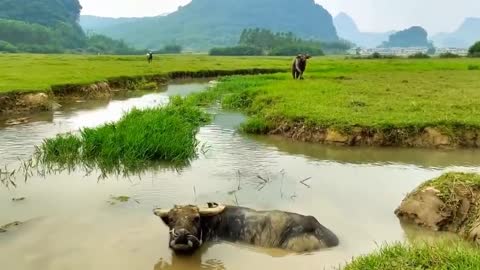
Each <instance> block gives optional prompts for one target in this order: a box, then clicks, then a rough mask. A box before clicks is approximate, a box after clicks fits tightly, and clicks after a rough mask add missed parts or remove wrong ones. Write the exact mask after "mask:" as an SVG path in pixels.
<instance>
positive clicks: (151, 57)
mask: <svg viewBox="0 0 480 270" xmlns="http://www.w3.org/2000/svg"><path fill="white" fill-rule="evenodd" d="M147 61H148V63H151V62H152V61H153V53H152V52H149V53H147Z"/></svg>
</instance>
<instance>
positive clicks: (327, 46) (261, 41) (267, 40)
mask: <svg viewBox="0 0 480 270" xmlns="http://www.w3.org/2000/svg"><path fill="white" fill-rule="evenodd" d="M351 46H352V45H351V44H350V43H348V42H345V41H338V42H329V43H327V42H321V41H317V40H304V39H301V38H298V37H296V36H295V35H294V34H293V33H292V32H287V33H285V32H278V33H274V32H272V31H271V30H268V29H261V28H249V29H244V30H243V31H242V33H241V35H240V38H239V41H238V45H237V46H233V47H222V48H212V49H211V50H210V55H272V56H291V55H296V54H299V53H308V54H310V55H324V53H326V52H327V53H335V52H344V51H346V50H348V49H349V48H350V47H351Z"/></svg>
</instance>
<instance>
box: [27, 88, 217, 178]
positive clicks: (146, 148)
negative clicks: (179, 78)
mask: <svg viewBox="0 0 480 270" xmlns="http://www.w3.org/2000/svg"><path fill="white" fill-rule="evenodd" d="M207 121H209V116H208V115H207V114H206V113H205V112H204V111H202V110H200V109H199V108H197V107H196V106H194V105H192V104H191V103H188V102H187V101H186V100H185V99H183V98H181V97H173V98H172V99H171V101H170V103H169V105H167V106H165V107H159V108H154V109H147V110H137V109H134V110H132V111H130V112H129V113H127V114H126V115H124V116H123V117H122V119H121V120H120V121H119V122H117V123H109V124H105V125H103V126H100V127H97V128H86V129H83V130H81V131H80V132H79V134H63V135H58V136H56V137H55V138H52V139H46V140H45V141H44V142H43V144H42V145H41V146H40V147H38V148H37V151H36V153H35V158H36V160H37V161H38V162H39V163H40V164H42V165H44V166H45V167H47V168H57V169H60V170H63V169H66V168H72V167H75V166H76V165H78V164H83V165H86V166H87V167H98V168H100V169H101V170H102V172H112V171H118V170H119V169H122V170H135V169H137V168H141V167H142V166H144V165H146V164H147V163H149V162H160V161H168V162H173V163H184V162H186V161H189V160H190V159H191V158H192V157H194V156H195V154H196V149H197V145H198V141H197V139H196V137H195V136H196V132H197V130H198V128H199V127H200V125H202V124H204V123H206V122H207Z"/></svg>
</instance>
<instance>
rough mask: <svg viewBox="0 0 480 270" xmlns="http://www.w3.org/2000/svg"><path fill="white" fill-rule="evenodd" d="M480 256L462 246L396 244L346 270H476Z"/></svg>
mask: <svg viewBox="0 0 480 270" xmlns="http://www.w3.org/2000/svg"><path fill="white" fill-rule="evenodd" d="M479 265H480V252H479V251H478V249H477V248H476V247H472V246H470V245H467V244H460V243H453V244H452V243H447V242H445V243H436V244H426V243H425V244H413V245H406V244H395V245H391V246H386V247H383V248H381V249H380V250H379V251H377V252H374V253H372V254H370V255H367V256H363V257H359V258H357V259H355V260H353V262H352V263H350V264H349V265H347V266H346V267H345V268H344V270H400V269H401V270H420V269H422V270H423V269H430V270H447V269H448V270H475V269H479Z"/></svg>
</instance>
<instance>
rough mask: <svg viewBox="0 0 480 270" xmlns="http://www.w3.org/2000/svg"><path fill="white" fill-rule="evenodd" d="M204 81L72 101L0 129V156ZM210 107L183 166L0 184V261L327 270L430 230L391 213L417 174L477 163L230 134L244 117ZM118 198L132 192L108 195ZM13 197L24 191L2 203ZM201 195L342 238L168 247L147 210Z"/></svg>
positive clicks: (457, 155) (12, 161)
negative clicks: (323, 245) (312, 248)
mask: <svg viewBox="0 0 480 270" xmlns="http://www.w3.org/2000/svg"><path fill="white" fill-rule="evenodd" d="M205 87H206V84H205V83H189V84H182V85H171V86H169V87H168V90H167V91H166V92H159V93H149V94H145V95H143V96H140V97H134V98H121V99H117V100H111V101H102V102H75V103H73V104H69V105H66V106H64V107H63V108H62V109H60V110H58V111H55V112H54V113H53V114H52V113H49V114H44V115H38V116H36V117H35V118H32V119H31V122H29V123H25V124H22V125H17V126H8V127H5V126H4V127H2V128H1V129H0V161H1V164H8V165H9V166H10V167H11V166H15V165H16V162H17V157H28V156H29V155H30V154H31V153H32V151H33V145H35V144H38V143H40V142H41V141H42V139H44V138H46V137H52V136H54V135H55V134H57V133H61V132H65V131H71V130H77V129H78V128H80V127H84V126H96V125H99V124H101V123H104V122H106V121H114V120H117V119H119V118H120V117H121V115H122V113H123V112H125V111H127V110H128V109H131V108H132V107H141V108H145V107H149V106H156V105H160V104H164V103H165V102H167V101H168V96H169V95H172V94H186V93H189V92H192V91H199V90H201V89H204V88H205ZM211 111H212V113H214V114H215V115H216V117H215V120H214V121H213V123H211V124H210V125H208V126H205V127H203V128H201V130H200V132H199V134H198V138H199V139H200V140H201V142H202V143H206V145H207V147H206V148H205V149H204V150H205V151H203V153H202V154H201V155H200V157H199V158H198V159H197V160H195V161H194V162H192V164H191V166H189V167H187V168H184V169H182V170H179V171H172V170H168V169H165V170H162V169H155V170H151V171H148V172H147V173H144V174H142V175H140V176H137V177H130V178H128V179H124V178H121V177H111V178H110V179H102V180H98V178H97V176H98V175H96V174H95V173H92V174H90V175H85V172H82V171H76V172H71V173H66V172H65V173H60V174H56V175H47V176H46V177H44V178H43V177H33V178H31V179H29V180H28V182H26V183H24V182H23V180H22V179H17V183H18V185H19V186H18V187H17V188H16V189H6V188H3V187H2V188H0V224H6V223H9V222H12V221H16V220H19V221H24V222H25V223H24V224H23V225H21V226H18V227H17V228H13V229H12V230H10V231H8V232H7V233H0V266H1V269H18V270H20V269H52V270H57V269H79V270H80V269H81V270H86V269H125V270H131V269H157V270H160V269H175V270H180V269H262V268H264V269H270V268H273V269H332V268H333V267H337V266H339V265H341V264H343V263H345V262H346V261H348V260H350V259H351V258H352V257H353V256H357V255H360V254H364V253H368V252H370V251H372V250H373V249H375V248H376V247H377V246H378V245H381V244H382V243H385V242H394V241H404V240H408V239H418V238H420V239H421V238H428V237H432V235H431V234H428V233H426V232H423V231H420V230H418V229H416V228H412V227H403V226H402V225H401V224H400V223H399V222H398V220H397V219H396V217H395V216H394V214H393V210H394V209H395V207H397V206H398V204H399V203H400V201H401V200H402V198H403V197H404V195H405V194H406V193H407V192H409V191H410V190H411V189H413V188H414V187H415V186H417V185H418V184H419V183H421V182H422V181H424V180H426V179H429V178H432V177H435V176H438V175H439V174H441V173H442V172H444V171H447V170H476V167H477V166H479V165H480V155H479V152H475V151H464V150H459V151H447V152H443V151H432V150H412V149H377V148H343V147H326V146H320V145H312V144H304V143H294V142H290V141H286V140H283V139H280V138H266V137H250V136H245V135H242V134H239V133H237V132H236V131H235V128H236V126H238V124H239V123H241V121H243V119H244V118H243V116H242V115H240V114H236V113H227V112H222V111H219V110H215V109H212V110H211ZM260 178H262V179H265V180H266V182H267V183H264V184H262V182H263V181H264V180H261V179H260ZM307 178H308V179H309V180H307V181H305V182H304V183H303V184H302V183H301V181H302V180H304V179H307ZM120 195H123V196H130V197H131V199H130V200H129V201H128V202H124V203H122V202H117V201H115V200H114V199H112V196H120ZM18 197H25V198H26V199H25V200H23V201H19V202H13V201H12V198H18ZM206 201H218V202H225V203H229V204H240V205H242V206H247V207H253V208H256V209H282V210H287V211H294V212H299V213H304V214H309V215H313V216H315V217H317V218H318V219H319V220H320V222H321V223H323V224H324V225H325V226H327V227H329V228H330V229H331V230H332V231H334V232H335V233H336V234H337V235H338V236H339V238H340V241H341V244H340V246H338V247H336V248H333V249H330V250H325V251H320V252H316V253H313V254H305V255H295V254H288V253H286V252H282V251H279V250H266V249H258V248H252V247H249V246H243V245H237V244H230V243H220V244H216V245H211V246H206V247H204V248H203V249H202V250H201V252H199V253H197V254H196V255H195V256H193V257H190V258H182V257H176V256H173V255H172V254H171V252H170V251H169V250H168V247H167V238H168V233H167V229H166V228H165V227H164V226H163V225H162V223H161V222H160V220H159V219H158V218H156V217H155V216H153V215H152V214H151V210H152V208H154V207H157V206H163V207H169V206H172V205H173V204H184V203H202V202H206ZM437 236H438V235H434V237H437Z"/></svg>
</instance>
